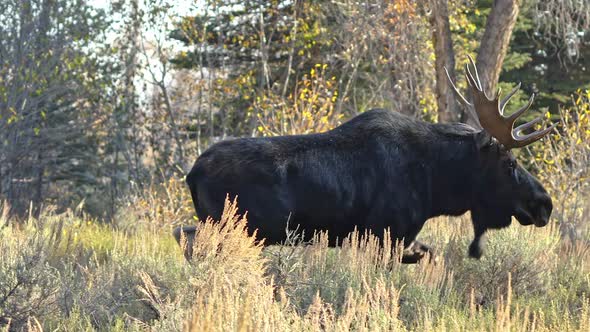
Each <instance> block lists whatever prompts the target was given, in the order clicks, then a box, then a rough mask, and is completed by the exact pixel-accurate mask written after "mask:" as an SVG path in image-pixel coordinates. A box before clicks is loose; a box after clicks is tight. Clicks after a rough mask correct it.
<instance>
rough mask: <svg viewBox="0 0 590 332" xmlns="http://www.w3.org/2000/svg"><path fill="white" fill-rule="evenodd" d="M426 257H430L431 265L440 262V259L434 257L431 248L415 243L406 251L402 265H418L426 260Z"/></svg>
mask: <svg viewBox="0 0 590 332" xmlns="http://www.w3.org/2000/svg"><path fill="white" fill-rule="evenodd" d="M424 257H428V262H429V263H436V262H437V261H438V258H437V257H436V256H435V255H434V251H433V250H432V248H431V247H430V246H427V245H425V244H423V243H421V242H418V241H414V242H412V244H410V245H409V246H408V247H407V248H406V249H405V250H404V253H403V255H402V263H404V264H416V263H418V262H420V261H421V260H422V259H424Z"/></svg>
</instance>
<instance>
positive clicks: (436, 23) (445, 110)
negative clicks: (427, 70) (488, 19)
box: [429, 0, 461, 122]
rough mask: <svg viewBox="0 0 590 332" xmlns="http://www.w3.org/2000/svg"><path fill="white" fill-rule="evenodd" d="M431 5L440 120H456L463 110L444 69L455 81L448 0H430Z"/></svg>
mask: <svg viewBox="0 0 590 332" xmlns="http://www.w3.org/2000/svg"><path fill="white" fill-rule="evenodd" d="M429 5H430V10H431V14H430V26H431V28H432V43H433V45H434V55H435V63H434V67H435V71H436V103H437V106H438V120H439V122H456V121H458V120H459V118H460V115H461V110H460V108H459V104H458V102H457V99H456V97H455V95H454V93H453V90H452V88H451V87H450V84H449V81H448V78H447V75H446V73H445V70H444V68H445V67H446V68H447V70H448V71H449V76H450V77H451V79H452V80H453V81H455V52H454V51H453V41H452V39H451V27H450V24H449V11H448V1H447V0H430V1H429Z"/></svg>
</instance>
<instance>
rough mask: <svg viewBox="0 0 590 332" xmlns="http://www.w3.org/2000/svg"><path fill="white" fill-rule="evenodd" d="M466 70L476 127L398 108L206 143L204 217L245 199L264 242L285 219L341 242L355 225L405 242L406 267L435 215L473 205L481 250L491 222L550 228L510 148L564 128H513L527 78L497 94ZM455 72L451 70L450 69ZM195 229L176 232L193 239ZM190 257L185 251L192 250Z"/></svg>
mask: <svg viewBox="0 0 590 332" xmlns="http://www.w3.org/2000/svg"><path fill="white" fill-rule="evenodd" d="M469 60H470V64H471V67H472V68H473V72H472V70H471V68H470V66H469V65H467V66H466V68H465V70H466V73H465V76H466V78H467V82H468V87H469V89H470V90H471V94H472V100H473V102H469V101H467V99H465V98H464V97H463V96H462V95H461V93H459V91H458V89H457V87H456V86H455V84H454V83H453V82H452V80H450V78H449V80H450V81H451V86H452V88H453V90H454V92H455V93H456V94H457V96H458V99H459V101H460V102H461V103H462V104H464V105H465V106H466V107H467V108H468V109H470V111H471V112H472V113H473V115H474V116H475V120H477V121H476V122H477V124H478V125H477V126H476V127H479V128H474V127H472V126H469V125H466V124H461V123H454V124H446V123H436V124H435V123H427V122H423V121H420V120H417V119H414V118H411V117H408V116H405V115H402V114H400V113H397V112H391V111H387V110H384V109H374V110H370V111H367V112H365V113H362V114H360V115H358V116H356V117H354V118H352V119H351V120H349V121H348V122H346V123H344V124H342V125H340V126H339V127H336V128H334V129H333V130H330V131H328V132H325V133H319V134H310V135H295V136H279V137H262V138H239V139H233V140H228V141H223V142H219V143H217V144H215V145H213V146H211V147H210V148H209V149H208V150H207V151H205V152H204V153H203V154H202V155H201V156H200V157H199V158H198V159H197V161H196V162H195V164H194V166H193V168H192V170H191V171H190V173H189V174H188V175H187V177H186V182H187V184H188V186H189V187H190V192H191V195H192V200H193V203H194V206H195V210H196V213H197V216H198V217H199V218H200V219H201V220H203V219H204V218H207V217H211V218H213V219H214V220H219V218H220V216H221V214H222V210H223V206H224V200H225V198H226V195H230V196H238V205H239V206H240V209H241V210H242V211H247V212H248V229H249V231H250V232H253V231H254V230H255V229H257V230H258V231H257V237H258V238H260V239H262V238H264V239H265V241H264V243H265V244H277V243H281V242H282V241H284V240H285V239H286V236H287V233H286V231H285V227H286V224H287V222H288V223H289V225H290V226H293V227H298V228H299V229H300V230H302V231H303V232H304V234H306V235H310V234H313V233H314V232H316V231H320V230H322V231H327V232H328V238H329V242H330V245H337V239H342V238H344V237H345V236H347V234H349V233H350V232H351V231H353V230H354V229H355V228H356V229H358V230H360V231H366V230H368V231H370V232H371V233H373V234H374V235H376V236H377V237H379V238H380V239H381V240H383V236H384V234H387V233H386V232H384V229H385V228H389V229H390V232H389V234H390V236H391V240H392V242H393V243H395V242H396V241H402V243H403V245H404V247H405V248H406V250H404V254H403V257H402V262H404V263H414V262H416V261H418V260H419V259H420V258H422V257H423V256H424V254H426V253H427V252H428V251H429V250H430V249H429V247H428V246H426V245H423V244H421V243H418V242H417V241H416V240H415V239H416V236H417V234H418V233H419V232H420V230H421V229H422V227H423V226H424V224H425V222H426V220H428V219H429V218H432V217H436V216H440V215H450V216H458V215H462V214H464V213H465V212H467V211H471V218H472V223H473V227H474V234H475V238H474V239H473V241H472V243H471V244H470V246H469V251H468V252H469V255H470V256H471V257H474V258H479V257H481V255H482V245H481V239H482V236H483V234H484V233H485V232H486V230H488V229H498V228H503V227H506V226H508V225H510V223H511V220H512V216H514V217H515V218H516V219H517V220H518V221H519V222H520V224H522V225H531V224H534V225H535V226H537V227H542V226H545V225H546V224H547V223H548V221H549V217H550V215H551V210H552V202H551V197H550V196H549V195H548V194H547V191H546V190H545V189H544V188H543V186H542V185H541V183H539V181H538V180H537V179H535V178H534V177H533V176H532V175H531V174H530V173H529V172H527V171H526V170H525V169H524V168H523V167H522V166H520V165H518V164H517V162H516V159H515V158H514V156H513V154H512V153H511V152H510V150H511V149H513V148H520V147H523V146H526V145H528V144H531V143H533V142H535V141H537V140H539V139H540V138H542V137H543V136H545V135H547V134H548V133H549V132H550V131H551V130H553V128H554V127H555V125H556V124H554V125H552V126H550V127H548V128H545V129H543V130H539V131H534V132H532V133H529V134H523V131H527V130H530V129H531V128H532V127H533V126H535V125H536V124H537V123H539V122H540V121H541V119H540V118H539V119H536V120H533V121H531V122H528V123H525V124H523V125H520V126H518V127H516V128H514V123H515V121H516V119H517V118H518V117H519V116H520V115H522V114H523V113H524V112H525V111H526V110H528V109H529V107H530V106H531V104H532V102H533V98H534V96H532V97H531V98H530V100H529V102H528V103H527V104H526V105H524V106H523V107H522V108H520V109H519V110H518V111H516V112H515V113H514V114H512V115H510V116H504V114H503V113H504V108H505V106H506V104H507V103H508V101H509V100H510V98H511V97H512V96H513V95H514V94H515V93H516V92H517V90H518V89H519V87H520V84H519V85H518V86H517V87H516V88H515V89H514V90H512V91H511V92H510V93H509V94H508V95H507V96H506V97H505V98H504V99H503V100H501V101H500V99H499V94H500V91H498V93H497V94H496V96H495V97H494V98H488V96H487V95H486V93H485V92H484V89H483V86H482V84H481V82H480V80H479V75H478V73H477V68H476V66H475V62H474V61H473V59H471V58H469ZM447 75H448V73H447ZM194 232H195V226H189V227H183V228H177V229H175V231H174V236H175V237H176V239H177V241H178V242H179V243H180V238H181V233H184V234H185V235H186V236H187V238H189V240H190V238H191V236H193V237H194ZM185 255H186V252H185Z"/></svg>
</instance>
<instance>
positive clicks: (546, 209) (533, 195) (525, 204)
mask: <svg viewBox="0 0 590 332" xmlns="http://www.w3.org/2000/svg"><path fill="white" fill-rule="evenodd" d="M469 62H470V64H471V67H473V71H472V70H471V68H470V66H469V65H466V66H465V77H466V78H467V83H468V88H469V91H470V92H471V96H472V100H473V102H469V101H468V100H467V99H466V98H465V97H463V95H462V94H461V93H460V92H459V90H458V89H457V87H456V86H455V84H454V83H453V81H452V80H451V78H450V77H449V73H448V72H447V77H448V78H449V81H450V83H451V86H452V88H453V90H454V92H455V94H456V95H457V96H458V99H459V102H460V103H462V104H463V105H464V106H465V107H466V108H467V109H468V110H469V111H470V112H471V115H472V116H473V120H474V121H475V122H476V124H477V126H479V130H480V131H479V132H477V133H476V134H475V135H474V139H475V140H476V144H475V146H476V147H477V149H478V152H477V156H478V161H477V162H478V167H479V171H480V172H478V176H479V179H477V181H476V182H475V183H473V185H474V187H475V188H474V197H473V203H472V207H471V214H472V221H473V226H474V231H475V239H474V240H473V242H472V243H471V245H470V247H469V255H470V256H472V257H475V258H479V257H480V256H481V254H482V249H481V238H482V235H483V234H484V232H485V231H486V230H487V229H489V228H503V227H506V226H508V225H510V222H511V218H512V216H514V217H515V218H516V220H518V222H519V223H520V224H522V225H533V224H534V225H535V226H537V227H542V226H545V225H547V223H548V222H549V217H550V215H551V210H552V209H553V204H552V202H551V197H550V196H549V194H548V193H547V191H546V190H545V188H543V186H542V185H541V183H540V182H539V181H538V180H537V179H535V177H533V176H532V175H531V174H530V173H529V172H527V170H525V169H524V168H523V167H522V166H520V165H519V164H518V163H517V161H516V158H515V157H514V155H513V154H512V152H511V149H514V148H521V147H524V146H527V145H529V144H531V143H533V142H535V141H537V140H539V139H541V138H542V137H544V136H545V135H547V134H549V133H550V132H551V131H552V130H553V129H554V128H555V126H556V125H557V123H556V124H553V125H551V126H549V127H547V128H545V129H542V130H538V131H533V132H531V133H528V134H525V133H524V132H526V131H528V130H530V129H532V128H533V127H534V126H535V125H537V124H539V123H541V122H542V118H540V117H539V118H536V119H534V120H532V121H530V122H527V123H525V124H522V125H520V126H517V127H516V128H515V127H514V124H515V122H516V120H517V119H518V118H519V117H520V116H521V115H522V114H523V113H524V112H526V111H527V110H528V109H529V108H530V107H531V105H532V103H533V100H534V95H532V96H531V97H530V99H529V101H528V103H527V104H526V105H524V106H523V107H521V108H520V109H519V110H517V111H516V112H514V113H513V114H511V115H509V116H505V115H504V110H505V108H506V105H507V103H508V101H509V100H510V98H512V96H514V94H515V93H516V92H517V91H518V89H519V88H520V83H519V84H518V85H517V86H516V87H515V88H514V89H513V90H512V91H511V92H510V93H509V94H508V95H507V96H506V97H504V98H503V99H502V100H500V89H498V92H497V93H496V95H495V96H494V97H493V98H490V97H488V96H487V94H486V93H485V90H484V88H483V85H482V83H481V81H480V79H479V74H478V72H477V67H476V66H475V62H474V61H473V59H472V58H471V57H469ZM445 71H446V68H445Z"/></svg>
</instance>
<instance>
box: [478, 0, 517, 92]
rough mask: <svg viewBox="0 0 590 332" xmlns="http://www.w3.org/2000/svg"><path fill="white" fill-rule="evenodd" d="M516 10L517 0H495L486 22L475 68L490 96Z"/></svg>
mask: <svg viewBox="0 0 590 332" xmlns="http://www.w3.org/2000/svg"><path fill="white" fill-rule="evenodd" d="M518 11H519V4H518V0H495V1H494V3H493V4H492V10H491V12H490V15H489V16H488V20H487V22H486V29H485V31H484V34H483V37H482V39H481V44H480V47H479V52H478V53H477V69H478V72H479V77H480V79H481V82H482V83H483V85H484V89H485V90H486V92H487V93H488V96H490V97H491V96H493V94H494V93H495V90H496V86H497V85H498V79H499V78H500V72H501V70H502V63H503V62H504V57H505V56H506V52H507V51H508V44H509V43H510V37H511V36H512V29H513V28H514V25H515V23H516V18H517V17H518Z"/></svg>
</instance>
